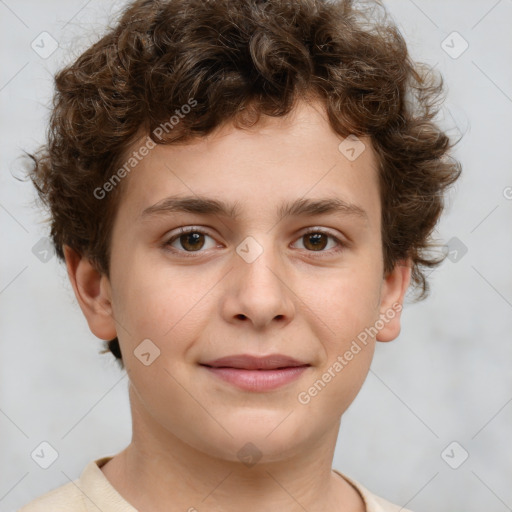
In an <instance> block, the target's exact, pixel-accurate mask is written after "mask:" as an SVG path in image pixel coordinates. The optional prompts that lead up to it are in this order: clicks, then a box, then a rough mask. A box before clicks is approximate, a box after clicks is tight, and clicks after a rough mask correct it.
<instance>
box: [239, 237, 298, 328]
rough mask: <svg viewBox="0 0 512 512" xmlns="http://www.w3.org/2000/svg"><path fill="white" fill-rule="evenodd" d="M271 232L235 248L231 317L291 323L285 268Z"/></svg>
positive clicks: (258, 322)
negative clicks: (289, 321) (277, 320)
mask: <svg viewBox="0 0 512 512" xmlns="http://www.w3.org/2000/svg"><path fill="white" fill-rule="evenodd" d="M279 250H280V249H279V247H277V245H276V243H275V240H274V237H273V235H272V234H271V233H258V234H254V235H251V236H247V237H246V238H245V239H244V240H242V242H240V243H239V244H238V246H237V247H236V253H237V254H236V258H235V264H234V273H235V275H234V276H233V277H234V279H233V286H232V287H230V288H231V292H230V293H231V294H232V296H231V298H230V304H231V305H232V307H230V312H229V314H230V316H231V318H233V317H237V318H247V319H249V320H251V321H252V322H253V323H254V324H255V325H256V324H258V325H267V324H268V323H270V322H271V321H272V320H273V319H275V318H277V319H280V320H286V319H288V320H290V318H291V316H292V314H293V301H292V297H291V292H290V289H289V288H288V286H286V285H285V283H286V269H285V266H284V265H283V264H282V263H283V258H282V257H281V255H280V253H279Z"/></svg>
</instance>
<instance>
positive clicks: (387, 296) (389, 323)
mask: <svg viewBox="0 0 512 512" xmlns="http://www.w3.org/2000/svg"><path fill="white" fill-rule="evenodd" d="M411 265H412V262H411V260H400V261H398V262H397V264H396V265H395V268H394V269H393V270H392V271H391V272H390V273H389V274H388V275H387V276H385V277H384V280H383V281H382V286H381V294H380V308H379V309H380V317H379V318H380V319H382V323H383V324H384V327H383V328H382V329H380V330H379V332H378V333H377V336H376V340H377V341H392V340H394V339H395V338H396V337H397V336H398V335H399V334H400V315H401V312H402V309H403V301H404V296H405V293H406V291H407V288H408V287H409V282H410V280H411Z"/></svg>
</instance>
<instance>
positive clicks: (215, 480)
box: [101, 386, 364, 512]
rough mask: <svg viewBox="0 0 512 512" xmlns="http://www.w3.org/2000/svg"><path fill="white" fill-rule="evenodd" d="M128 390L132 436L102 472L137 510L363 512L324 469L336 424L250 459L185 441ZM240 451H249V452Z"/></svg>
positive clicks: (352, 494) (344, 485) (355, 498)
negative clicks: (300, 443)
mask: <svg viewBox="0 0 512 512" xmlns="http://www.w3.org/2000/svg"><path fill="white" fill-rule="evenodd" d="M130 388H131V386H130ZM134 395H135V394H134V393H132V390H130V402H131V404H132V418H133V435H132V441H131V443H130V445H128V447H127V448H125V449H124V450H123V451H122V452H120V453H119V454H117V455H116V456H115V457H113V458H112V459H111V460H110V461H109V462H108V463H107V464H105V465H104V466H103V467H102V468H101V469H102V471H103V473H104V474H105V476H106V478H107V479H108V480H109V481H110V483H111V484H112V486H113V487H114V488H115V489H116V490H117V491H118V492H119V493H120V494H121V496H123V498H124V499H125V500H126V501H128V502H129V503H130V504H131V505H132V506H134V507H135V508H136V509H137V510H144V511H152V512H160V511H162V512H163V511H165V512H175V511H176V512H178V511H180V512H183V511H184V510H186V511H189V512H196V511H199V510H204V509H207V510H209V511H212V512H220V511H223V512H235V511H237V512H238V511H240V510H244V511H245V512H257V511H258V512H259V511H261V510H279V511H280V512H299V511H300V512H304V510H307V511H310V512H313V511H317V510H318V511H324V512H325V511H333V512H334V511H339V510H350V511H351V512H352V511H354V512H363V511H364V506H363V502H362V499H361V497H360V495H359V493H358V492H357V491H356V490H355V489H354V488H353V487H352V486H351V485H350V484H349V483H348V482H346V481H345V480H344V479H343V478H341V477H340V476H339V475H337V474H335V473H333V472H332V470H331V465H332V458H333V455H334V448H335V445H336V440H337V435H338V428H339V422H338V424H337V426H336V425H335V426H334V427H336V428H333V429H332V430H331V431H330V432H329V435H328V436H323V438H322V439H320V440H318V441H317V442H314V443H308V446H307V447H302V448H301V450H300V452H297V453H294V454H290V456H288V457H286V458H281V459H279V460H274V461H270V462H265V463H264V462H258V461H256V462H255V463H254V464H251V462H250V461H249V460H248V459H243V461H240V460H238V459H236V460H226V459H225V458H222V457H219V456H216V455H215V454H208V453H205V451H204V450H199V449H197V448H195V447H193V446H191V445H190V444H188V443H186V442H184V441H183V440H182V439H180V438H179V437H177V436H175V435H174V434H173V433H171V432H170V431H169V430H167V429H164V428H163V427H162V426H161V425H160V424H159V423H158V422H156V421H155V420H154V419H153V418H152V417H151V415H150V414H149V413H148V412H147V411H146V410H145V409H144V408H143V407H140V405H141V404H140V403H137V401H138V400H137V398H136V396H134ZM247 452H248V454H249V456H250V453H251V449H250V448H249V449H248V450H247Z"/></svg>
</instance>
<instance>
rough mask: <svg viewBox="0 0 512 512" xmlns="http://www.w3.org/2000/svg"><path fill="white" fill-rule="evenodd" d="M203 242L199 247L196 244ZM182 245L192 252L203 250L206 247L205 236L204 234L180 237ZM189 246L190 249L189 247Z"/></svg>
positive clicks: (188, 234)
mask: <svg viewBox="0 0 512 512" xmlns="http://www.w3.org/2000/svg"><path fill="white" fill-rule="evenodd" d="M199 240H201V242H202V243H201V244H200V246H199V247H198V246H197V245H196V243H197V242H198V241H199ZM180 243H181V245H182V247H183V248H184V249H187V250H189V249H191V250H192V251H194V250H197V249H201V248H202V247H203V245H204V235H203V234H202V233H187V234H186V235H181V236H180ZM187 246H188V247H187Z"/></svg>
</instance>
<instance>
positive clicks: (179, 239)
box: [164, 228, 215, 253]
mask: <svg viewBox="0 0 512 512" xmlns="http://www.w3.org/2000/svg"><path fill="white" fill-rule="evenodd" d="M208 238H209V239H210V240H211V242H210V246H209V247H208V246H207V239H208ZM164 246H165V247H171V248H172V250H174V251H175V252H182V253H186V252H204V251H202V250H201V249H209V248H211V247H215V240H214V239H213V238H212V237H211V236H210V235H208V233H205V232H203V231H201V230H199V229H194V228H180V229H179V231H178V233H177V234H176V235H174V236H172V237H171V238H170V239H169V240H168V241H167V242H165V243H164Z"/></svg>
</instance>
